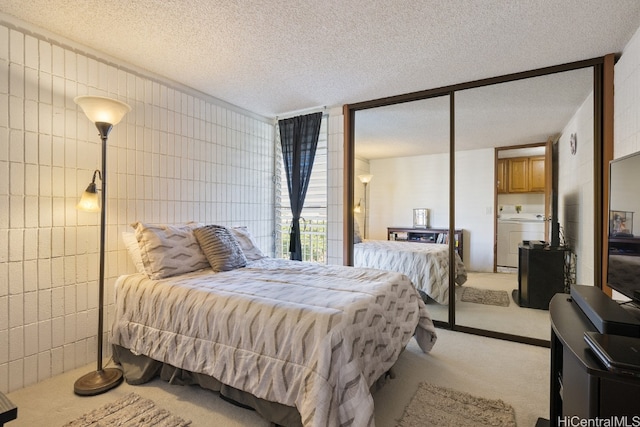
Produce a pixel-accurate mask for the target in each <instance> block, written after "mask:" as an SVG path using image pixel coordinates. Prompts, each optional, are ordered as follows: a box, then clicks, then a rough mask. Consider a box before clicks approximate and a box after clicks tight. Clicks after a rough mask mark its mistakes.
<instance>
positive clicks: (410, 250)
mask: <svg viewBox="0 0 640 427" xmlns="http://www.w3.org/2000/svg"><path fill="white" fill-rule="evenodd" d="M353 265H354V266H355V267H369V268H378V269H381V270H389V271H396V272H399V273H403V274H405V275H407V276H408V277H409V279H410V280H411V281H412V282H413V284H414V285H415V286H416V288H417V289H418V290H420V291H422V292H424V293H425V294H426V295H428V296H429V298H431V299H433V300H434V301H436V302H437V303H439V304H448V303H449V245H445V244H439V243H428V244H427V243H417V242H398V241H393V240H364V241H362V242H361V243H357V244H355V245H353ZM455 272H456V277H455V283H456V284H458V285H460V286H461V285H463V284H464V283H465V282H466V280H467V271H466V269H465V266H464V263H463V262H462V260H461V259H460V256H459V255H458V254H456V268H455Z"/></svg>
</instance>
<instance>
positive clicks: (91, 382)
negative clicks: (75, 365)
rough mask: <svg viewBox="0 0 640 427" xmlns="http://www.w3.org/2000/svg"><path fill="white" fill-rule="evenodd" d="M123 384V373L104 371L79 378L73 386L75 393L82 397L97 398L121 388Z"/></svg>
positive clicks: (112, 370) (117, 370)
mask: <svg viewBox="0 0 640 427" xmlns="http://www.w3.org/2000/svg"><path fill="white" fill-rule="evenodd" d="M121 382H122V371H121V370H120V369H116V368H107V369H102V370H100V371H93V372H89V373H88V374H86V375H83V376H82V377H80V378H78V380H77V381H76V382H75V384H74V385H73V392H74V393H75V394H78V395H80V396H95V395H96V394H101V393H104V392H105V391H109V390H111V389H112V388H114V387H117V386H119V385H120V383H121Z"/></svg>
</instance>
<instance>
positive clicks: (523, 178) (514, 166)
mask: <svg viewBox="0 0 640 427" xmlns="http://www.w3.org/2000/svg"><path fill="white" fill-rule="evenodd" d="M507 175H508V177H509V178H508V183H507V188H508V189H509V193H526V192H527V191H529V158H528V157H519V158H516V159H509V168H508V172H507Z"/></svg>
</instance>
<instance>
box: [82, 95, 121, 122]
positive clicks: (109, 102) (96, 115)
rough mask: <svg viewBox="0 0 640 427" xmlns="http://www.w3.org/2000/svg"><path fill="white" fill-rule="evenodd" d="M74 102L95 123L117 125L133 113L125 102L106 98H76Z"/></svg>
mask: <svg viewBox="0 0 640 427" xmlns="http://www.w3.org/2000/svg"><path fill="white" fill-rule="evenodd" d="M73 101H74V102H75V103H76V104H78V105H79V106H80V108H82V111H84V114H86V115H87V117H88V118H89V120H91V121H92V122H93V123H109V124H111V125H116V124H118V123H120V120H122V118H123V117H124V115H125V114H127V113H128V112H129V111H131V107H129V105H127V104H125V103H124V102H121V101H118V100H117V99H112V98H106V97H104V96H76V97H75V98H74V99H73Z"/></svg>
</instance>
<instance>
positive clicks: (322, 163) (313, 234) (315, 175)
mask: <svg viewBox="0 0 640 427" xmlns="http://www.w3.org/2000/svg"><path fill="white" fill-rule="evenodd" d="M327 127H328V124H327V117H322V123H321V124H320V135H319V136H318V147H317V149H316V156H315V159H314V162H313V169H312V170H311V180H310V181H309V188H308V189H307V196H306V198H305V200H304V207H303V209H302V215H301V218H300V240H301V243H302V260H303V261H314V262H321V263H326V261H327V133H328V128H327ZM275 179H276V203H275V205H276V215H275V217H276V257H277V258H285V259H289V231H290V228H291V220H292V215H291V203H290V202H289V190H288V187H287V177H286V175H285V172H284V164H283V161H282V146H281V145H280V133H279V131H278V126H276V177H275Z"/></svg>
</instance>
